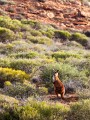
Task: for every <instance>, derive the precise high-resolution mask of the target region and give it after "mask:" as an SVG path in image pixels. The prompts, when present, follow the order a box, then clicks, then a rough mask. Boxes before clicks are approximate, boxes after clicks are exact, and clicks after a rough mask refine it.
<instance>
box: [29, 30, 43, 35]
mask: <svg viewBox="0 0 90 120" xmlns="http://www.w3.org/2000/svg"><path fill="white" fill-rule="evenodd" d="M30 33H31V35H32V36H42V33H41V32H39V31H38V30H33V29H32V30H30Z"/></svg>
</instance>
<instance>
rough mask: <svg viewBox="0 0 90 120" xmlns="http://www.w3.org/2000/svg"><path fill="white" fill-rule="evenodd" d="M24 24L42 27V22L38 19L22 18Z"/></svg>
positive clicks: (35, 27) (37, 27) (36, 27)
mask: <svg viewBox="0 0 90 120" xmlns="http://www.w3.org/2000/svg"><path fill="white" fill-rule="evenodd" d="M21 23H22V24H29V25H30V26H31V27H32V28H34V29H41V24H40V23H39V22H37V21H34V20H26V19H24V20H22V21H21Z"/></svg>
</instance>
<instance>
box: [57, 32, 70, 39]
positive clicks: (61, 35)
mask: <svg viewBox="0 0 90 120" xmlns="http://www.w3.org/2000/svg"><path fill="white" fill-rule="evenodd" d="M70 36H71V34H70V33H69V32H68V31H63V30H56V31H55V37H56V38H61V39H63V40H67V39H69V38H70Z"/></svg>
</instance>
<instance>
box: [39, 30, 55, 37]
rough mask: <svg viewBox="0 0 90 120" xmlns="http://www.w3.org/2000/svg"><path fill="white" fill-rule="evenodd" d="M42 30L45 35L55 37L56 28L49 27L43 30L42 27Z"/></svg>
mask: <svg viewBox="0 0 90 120" xmlns="http://www.w3.org/2000/svg"><path fill="white" fill-rule="evenodd" d="M40 31H41V33H42V34H43V35H44V36H47V37H49V38H53V37H54V30H53V29H49V28H48V29H47V30H43V29H41V30H40Z"/></svg>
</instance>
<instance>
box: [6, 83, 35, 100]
mask: <svg viewBox="0 0 90 120" xmlns="http://www.w3.org/2000/svg"><path fill="white" fill-rule="evenodd" d="M4 93H5V94H7V95H9V96H12V97H17V98H27V97H30V96H33V95H35V94H36V89H35V87H34V85H31V84H30V83H28V84H22V83H19V82H16V83H14V84H12V86H5V87H4Z"/></svg>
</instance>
